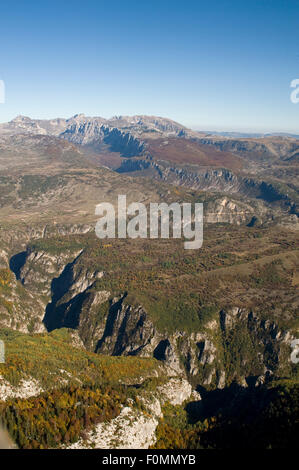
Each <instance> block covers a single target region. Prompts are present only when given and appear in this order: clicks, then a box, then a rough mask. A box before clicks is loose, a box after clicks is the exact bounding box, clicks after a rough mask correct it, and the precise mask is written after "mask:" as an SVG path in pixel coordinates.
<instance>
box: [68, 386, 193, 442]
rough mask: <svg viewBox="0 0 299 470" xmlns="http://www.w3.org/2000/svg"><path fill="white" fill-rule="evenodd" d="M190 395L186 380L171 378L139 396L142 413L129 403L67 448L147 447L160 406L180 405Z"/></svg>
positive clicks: (159, 414) (154, 431) (154, 427)
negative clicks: (115, 416) (152, 390)
mask: <svg viewBox="0 0 299 470" xmlns="http://www.w3.org/2000/svg"><path fill="white" fill-rule="evenodd" d="M191 396H192V387H191V385H190V384H189V383H188V382H187V380H184V379H181V378H172V379H170V380H169V381H168V382H166V383H165V384H164V385H162V386H160V387H157V390H156V391H155V392H151V394H150V396H149V394H143V395H142V396H141V397H139V398H140V400H141V401H142V403H143V405H144V407H145V412H144V411H139V410H136V408H134V407H133V406H132V405H133V402H132V401H131V400H128V401H129V403H128V405H129V406H125V407H123V409H122V411H121V413H120V415H119V416H118V417H117V418H115V419H112V420H111V421H109V422H106V423H101V424H98V425H97V426H96V427H95V429H94V430H93V431H92V432H89V433H88V434H87V436H86V438H85V439H84V440H83V439H81V440H79V441H78V442H76V443H75V444H73V445H71V446H70V447H68V448H71V449H84V448H99V449H148V448H149V447H150V446H151V445H153V444H154V443H155V441H156V428H157V426H158V419H159V418H161V417H163V414H162V410H161V405H163V404H164V403H166V402H168V403H170V404H172V405H181V404H182V403H183V402H184V401H186V400H188V399H190V397H191Z"/></svg>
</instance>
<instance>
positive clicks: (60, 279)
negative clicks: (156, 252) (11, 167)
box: [21, 251, 293, 388]
mask: <svg viewBox="0 0 299 470" xmlns="http://www.w3.org/2000/svg"><path fill="white" fill-rule="evenodd" d="M72 256H73V260H72V261H70V259H71V254H70V253H64V255H63V256H50V255H49V254H46V253H45V252H30V251H29V252H28V253H27V259H26V262H25V263H24V266H23V268H22V269H21V279H22V280H23V283H24V285H25V286H26V285H30V286H31V289H33V290H35V291H36V292H38V291H42V292H43V293H44V295H45V296H46V298H48V304H47V306H46V309H45V312H46V313H45V316H44V318H43V324H44V325H45V326H46V328H47V330H49V331H51V330H53V329H56V328H62V327H67V328H73V329H75V330H76V331H77V332H78V335H79V338H80V341H82V344H84V347H85V348H86V349H88V350H91V351H95V352H97V353H100V354H108V355H125V356H129V355H138V356H143V357H151V356H153V357H155V358H156V359H159V360H161V361H163V362H164V364H165V365H166V366H167V367H168V370H169V375H185V376H186V377H188V379H189V381H190V383H192V384H193V385H194V386H196V385H202V386H204V387H218V388H223V387H225V386H226V385H227V384H228V383H231V381H232V380H235V381H237V382H238V383H240V384H246V382H248V381H251V383H252V382H253V381H254V380H255V381H258V380H259V381H260V382H261V381H263V380H267V377H269V376H270V375H271V374H276V373H277V374H281V373H283V371H284V370H286V369H287V368H288V364H289V360H288V357H289V354H290V343H291V340H292V339H293V337H292V336H291V335H290V334H289V333H288V331H286V330H282V329H279V328H278V326H277V324H276V323H275V322H270V321H269V320H267V321H264V320H263V318H261V317H260V316H259V315H258V314H257V313H255V312H254V311H252V310H251V309H240V308H237V307H236V308H230V309H228V310H227V309H226V310H224V309H223V310H219V311H218V312H215V313H214V314H213V318H212V319H209V321H207V323H206V324H205V325H203V327H202V328H201V330H200V331H197V332H193V333H192V334H188V333H186V332H184V331H181V332H175V333H171V334H170V333H166V332H163V331H160V330H159V328H157V326H156V324H155V323H154V321H153V319H152V318H151V316H150V315H149V314H148V312H147V311H146V309H145V308H144V307H143V306H142V305H141V304H139V303H132V300H130V296H128V295H127V293H123V294H122V295H120V296H119V297H112V296H111V292H110V291H109V290H103V289H101V288H99V287H97V280H99V279H102V278H103V277H105V272H103V271H100V270H96V271H94V270H92V269H89V268H88V267H84V268H83V266H82V265H81V264H80V257H81V252H76V253H75V252H73V253H72ZM74 256H75V258H74ZM68 261H69V262H68ZM65 263H67V264H65ZM37 267H38V269H37ZM54 268H55V269H54ZM55 270H56V273H57V274H56V275H55V276H54V278H53V274H54V271H55ZM43 273H44V275H43ZM40 321H41V318H40ZM41 324H42V323H41ZM235 351H238V353H235Z"/></svg>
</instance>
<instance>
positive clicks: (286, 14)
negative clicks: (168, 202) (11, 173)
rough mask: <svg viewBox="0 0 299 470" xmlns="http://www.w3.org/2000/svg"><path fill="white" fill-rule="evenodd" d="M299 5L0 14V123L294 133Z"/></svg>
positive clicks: (298, 108)
mask: <svg viewBox="0 0 299 470" xmlns="http://www.w3.org/2000/svg"><path fill="white" fill-rule="evenodd" d="M298 39H299V1H293V0H281V1H276V0H267V1H266V0H259V1H256V0H250V1H248V2H245V1H238V2H237V1H229V0H227V1H226V0H223V1H211V0H210V1H209V2H208V1H200V0H199V1H188V0H185V1H180V2H177V1H176V0H171V1H168V0H159V1H157V0H151V1H148V2H146V1H144V0H139V1H130V0H127V1H118V0H115V1H113V2H110V3H108V2H106V1H105V2H104V1H101V0H98V1H92V0H85V1H82V0H80V1H77V0H72V1H69V0H63V1H56V0H51V1H47V0H43V1H42V2H41V1H33V0H28V1H24V0H23V1H18V0H17V1H14V2H1V6H0V80H1V79H2V80H4V81H5V85H6V102H5V104H0V121H1V122H4V121H8V120H10V119H12V118H13V117H15V116H16V115H18V114H24V115H29V116H31V117H35V118H52V117H69V116H71V115H73V114H76V113H85V114H86V115H90V116H91V115H94V116H103V117H106V118H107V117H110V116H113V115H115V114H117V115H125V114H128V115H131V114H151V115H159V116H165V117H169V118H171V119H174V120H176V121H179V122H181V123H183V124H185V125H187V126H192V127H195V128H198V129H204V130H207V129H214V130H231V129H235V130H247V131H262V132H263V131H290V132H297V133H299V119H298V118H299V103H298V104H297V105H295V104H293V103H292V102H291V101H290V93H291V91H292V90H291V88H290V82H291V81H292V80H293V79H295V78H299V40H298Z"/></svg>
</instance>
